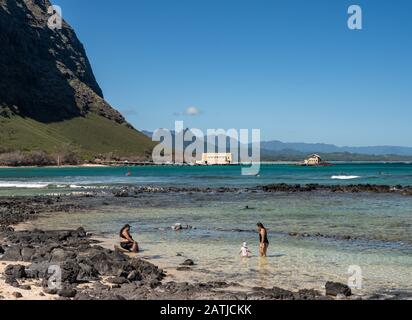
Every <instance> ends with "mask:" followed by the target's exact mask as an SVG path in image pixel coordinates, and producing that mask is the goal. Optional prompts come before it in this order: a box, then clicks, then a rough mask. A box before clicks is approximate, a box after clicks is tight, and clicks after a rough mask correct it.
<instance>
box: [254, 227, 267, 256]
mask: <svg viewBox="0 0 412 320" xmlns="http://www.w3.org/2000/svg"><path fill="white" fill-rule="evenodd" d="M257 227H258V232H259V254H260V256H261V257H266V256H267V251H268V247H269V240H268V232H267V230H266V228H265V227H264V226H263V224H262V223H261V222H259V223H258V224H257Z"/></svg>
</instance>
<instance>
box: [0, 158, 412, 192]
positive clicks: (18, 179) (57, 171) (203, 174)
mask: <svg viewBox="0 0 412 320" xmlns="http://www.w3.org/2000/svg"><path fill="white" fill-rule="evenodd" d="M129 170H130V171H131V172H132V174H133V175H132V176H131V177H126V173H127V172H128V171H129ZM271 183H289V184H297V183H299V184H308V183H319V184H354V183H355V184H366V183H369V184H387V185H412V164H404V163H365V164H364V163H357V164H353V163H348V164H336V165H335V166H333V167H319V168H317V167H299V166H295V165H287V164H283V165H279V164H276V165H262V166H261V171H260V174H259V175H258V176H242V174H241V168H240V167H136V168H18V169H8V168H7V169H0V190H2V189H3V190H4V189H13V188H18V189H23V188H29V189H59V188H60V189H61V188H71V189H76V188H77V189H79V187H90V186H95V187H96V186H100V187H103V186H111V185H126V184H127V185H129V184H130V185H161V186H193V187H198V186H201V187H202V186H203V187H221V186H234V187H240V186H256V185H264V184H271Z"/></svg>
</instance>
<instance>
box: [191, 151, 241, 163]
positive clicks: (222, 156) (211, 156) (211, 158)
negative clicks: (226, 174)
mask: <svg viewBox="0 0 412 320" xmlns="http://www.w3.org/2000/svg"><path fill="white" fill-rule="evenodd" d="M232 163H233V157H232V154H231V153H204V154H203V155H202V160H201V161H198V162H197V164H199V165H206V166H217V165H218V166H221V165H230V164H232Z"/></svg>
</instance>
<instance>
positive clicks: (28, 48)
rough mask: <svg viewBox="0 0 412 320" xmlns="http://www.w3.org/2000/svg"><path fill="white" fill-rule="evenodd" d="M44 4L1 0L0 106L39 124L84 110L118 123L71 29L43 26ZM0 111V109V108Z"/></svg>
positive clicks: (46, 1) (118, 117)
mask: <svg viewBox="0 0 412 320" xmlns="http://www.w3.org/2000/svg"><path fill="white" fill-rule="evenodd" d="M50 6H51V3H50V2H49V0H0V108H1V107H2V109H3V113H4V112H5V111H4V110H5V109H7V110H11V111H12V112H13V113H16V114H19V115H21V116H24V117H30V118H32V119H35V120H38V121H41V122H43V123H48V122H55V121H62V120H65V119H70V118H73V117H78V116H84V115H86V114H87V113H89V112H93V113H96V114H98V115H102V116H103V117H105V118H108V119H110V120H113V121H115V122H117V123H120V124H126V121H125V119H124V118H123V116H122V115H121V114H120V113H119V112H117V111H116V110H114V109H113V108H111V107H110V105H109V104H108V103H107V102H106V101H104V99H103V93H102V90H101V89H100V87H99V85H98V84H97V82H96V79H95V77H94V75H93V71H92V68H91V66H90V63H89V60H88V58H87V56H86V52H85V50H84V47H83V45H82V44H81V43H80V41H79V39H78V38H77V36H76V34H75V32H74V31H73V29H72V28H71V27H70V26H69V25H68V24H67V23H66V22H63V28H62V29H61V30H57V29H55V30H51V29H50V28H49V27H48V23H47V22H48V20H49V18H50V16H51V15H50V14H49V13H48V8H49V7H50ZM0 111H1V110H0Z"/></svg>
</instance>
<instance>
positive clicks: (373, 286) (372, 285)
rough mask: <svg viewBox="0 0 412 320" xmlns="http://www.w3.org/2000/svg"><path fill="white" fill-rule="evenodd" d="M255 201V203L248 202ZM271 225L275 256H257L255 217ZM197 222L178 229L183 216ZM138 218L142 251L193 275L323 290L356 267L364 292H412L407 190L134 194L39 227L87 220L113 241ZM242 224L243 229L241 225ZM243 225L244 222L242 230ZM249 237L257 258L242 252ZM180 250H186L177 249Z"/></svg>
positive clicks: (411, 212)
mask: <svg viewBox="0 0 412 320" xmlns="http://www.w3.org/2000/svg"><path fill="white" fill-rule="evenodd" d="M246 206H249V208H250V209H248V210H247V209H245V207H246ZM258 221H262V222H264V224H265V225H266V227H267V228H268V229H269V233H270V242H271V245H270V247H269V257H268V258H267V259H260V258H258V257H257V256H256V254H257V247H258V236H257V232H256V231H255V225H256V222H258ZM177 222H179V223H183V224H189V225H191V226H193V227H195V228H196V229H193V230H190V231H182V232H174V231H172V230H171V228H170V226H171V225H173V224H174V223H177ZM125 223H130V224H131V225H133V226H134V230H132V232H134V234H135V235H136V239H137V240H138V241H139V242H140V244H141V246H142V247H143V248H144V250H145V251H144V252H143V253H142V255H143V256H145V257H148V258H149V259H151V260H152V261H153V262H154V263H157V264H160V265H161V266H164V267H166V268H169V269H170V270H174V269H175V268H176V266H178V264H179V263H182V262H183V261H184V259H185V258H191V259H194V260H195V261H196V262H197V263H198V266H197V267H196V269H195V270H196V271H195V272H189V273H188V272H186V273H181V272H180V273H179V272H177V273H175V277H177V278H178V279H184V280H201V281H209V280H225V281H234V282H240V283H241V284H243V285H245V286H251V287H253V286H265V287H271V286H280V287H285V288H290V289H298V288H317V289H322V286H323V285H324V284H325V283H326V281H329V280H333V281H340V282H343V283H346V282H347V281H348V268H349V266H351V265H358V266H360V267H361V268H362V272H363V277H364V282H363V290H357V291H356V292H357V293H358V294H369V293H374V292H377V291H379V292H381V291H386V290H391V289H401V290H412V198H410V197H403V196H399V195H380V194H379V195H375V194H355V195H352V194H331V193H328V192H325V193H321V192H316V193H308V194H282V193H280V194H263V193H238V194H234V193H226V194H157V195H142V196H140V197H139V198H137V199H129V200H125V203H124V204H123V205H122V206H116V207H113V206H105V207H102V208H101V209H98V210H94V211H93V212H88V213H84V212H82V213H74V214H70V215H69V214H61V215H57V216H56V215H53V216H46V217H44V218H42V219H40V220H37V221H35V222H34V226H36V227H40V228H51V229H55V228H71V227H77V226H86V228H87V229H88V230H92V231H95V232H98V233H101V232H103V233H104V234H105V236H106V237H107V238H109V239H111V241H112V242H113V243H114V242H115V241H117V232H118V230H119V228H120V227H121V226H122V225H123V224H125ZM235 229H236V230H235ZM239 229H240V230H239ZM290 232H301V233H304V232H307V233H310V234H316V233H322V234H324V235H327V236H347V235H349V236H352V237H355V238H357V239H356V240H349V241H347V240H335V239H333V238H319V237H313V238H294V237H291V236H289V235H288V234H289V233H290ZM244 241H247V242H248V243H249V246H250V249H251V250H252V252H253V253H254V257H252V258H251V259H248V260H244V259H243V260H242V259H240V258H239V257H238V252H239V249H240V246H241V244H242V243H243V242H244ZM177 253H182V255H183V256H182V257H180V256H179V257H178V256H177Z"/></svg>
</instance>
